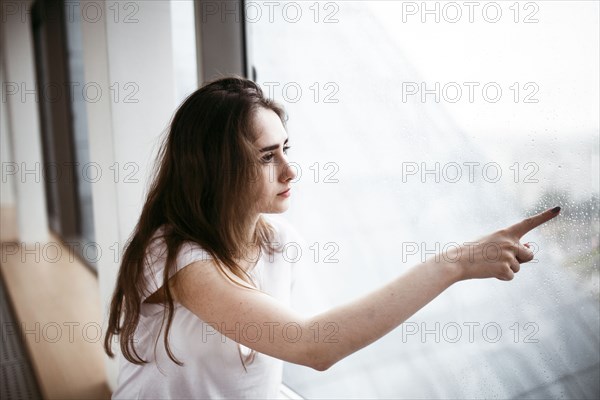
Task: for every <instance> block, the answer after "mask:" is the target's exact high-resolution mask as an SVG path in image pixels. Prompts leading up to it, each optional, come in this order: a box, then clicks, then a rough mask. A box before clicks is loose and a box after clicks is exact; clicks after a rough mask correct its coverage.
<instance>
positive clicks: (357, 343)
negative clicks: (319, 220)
mask: <svg viewBox="0 0 600 400" xmlns="http://www.w3.org/2000/svg"><path fill="white" fill-rule="evenodd" d="M288 148H289V146H288V135H287V132H286V129H285V114H284V111H283V109H282V108H281V107H280V106H278V105H277V104H275V103H274V102H273V101H271V100H269V99H267V98H265V97H264V95H263V92H262V91H261V89H260V87H259V86H258V85H256V84H255V83H254V82H252V81H249V80H246V79H244V78H241V77H237V76H234V77H228V78H223V79H219V80H216V81H213V82H211V83H208V84H206V85H205V86H203V87H202V88H200V89H199V90H197V91H196V92H195V93H193V94H192V95H190V96H189V97H188V98H187V99H186V100H185V101H184V103H183V104H182V105H181V106H180V108H179V109H178V110H177V112H176V113H175V116H174V118H173V120H172V123H171V127H170V131H169V134H168V136H167V137H166V140H165V142H164V143H163V145H162V147H161V151H160V154H159V162H158V163H157V166H158V170H157V172H156V177H155V179H154V182H153V184H152V186H151V188H150V191H149V194H148V198H147V200H146V203H145V205H144V207H143V210H142V214H141V216H140V219H139V222H138V224H137V226H136V228H135V231H134V233H133V235H132V236H131V238H130V240H129V242H128V244H127V246H126V249H125V253H124V255H123V260H122V263H121V268H120V271H119V275H118V278H117V284H116V289H115V292H114V295H113V298H112V303H111V306H110V317H109V324H108V330H107V335H106V337H105V342H104V347H105V350H106V352H107V353H108V354H109V355H110V356H111V357H113V356H114V355H113V353H112V350H111V342H112V339H113V336H115V335H118V337H119V343H120V347H121V352H122V354H123V357H124V358H121V363H120V373H119V381H118V387H117V389H116V391H115V393H114V394H113V397H115V398H134V397H135V398H137V397H148V396H152V397H159V398H275V397H278V391H279V386H280V383H281V377H282V364H283V363H282V360H284V361H288V362H292V363H297V364H302V365H305V366H308V367H311V368H314V369H316V370H319V371H324V370H326V369H328V368H329V367H330V366H331V365H333V364H335V363H336V362H337V361H339V360H341V359H342V358H344V357H346V356H348V355H350V354H352V353H353V352H355V351H357V350H359V349H361V348H363V347H365V346H367V345H369V344H370V343H372V342H374V341H375V340H377V339H379V338H381V337H382V336H384V335H385V334H387V333H388V332H390V331H391V330H392V329H394V328H396V327H397V326H398V325H400V324H401V323H402V322H404V321H405V320H407V319H408V318H409V317H410V316H411V315H413V314H414V313H415V312H416V311H418V310H419V309H421V308H422V307H423V306H424V305H425V304H427V303H428V302H429V301H431V300H432V299H433V298H435V297H436V296H437V295H439V294H440V293H441V292H442V291H444V290H445V289H446V288H448V287H449V286H450V285H452V284H453V283H455V282H458V281H460V280H465V279H472V278H492V277H493V278H497V279H502V280H511V279H513V277H514V274H515V273H516V272H518V271H519V269H520V263H524V262H528V261H531V260H532V259H533V254H532V252H531V251H530V250H529V249H528V248H527V246H526V245H522V244H520V243H519V240H520V238H521V237H522V236H523V235H524V234H525V233H527V232H528V231H530V230H531V229H533V228H535V227H537V226H539V225H540V224H542V223H544V222H546V221H548V220H550V219H552V218H554V217H555V216H556V215H558V212H559V210H560V208H559V207H556V208H554V209H552V210H547V211H545V212H543V213H541V214H538V215H536V216H534V217H531V218H527V219H525V220H523V221H521V222H519V223H517V224H515V225H513V226H511V227H508V228H506V229H502V230H499V231H497V232H494V233H492V234H490V235H487V236H485V237H483V238H481V239H480V240H478V241H475V242H474V243H475V244H469V245H468V246H466V245H465V246H463V247H457V248H454V249H453V250H452V252H451V254H445V255H444V257H433V258H431V259H429V260H427V261H425V262H424V263H421V264H419V265H416V266H415V267H413V268H412V269H410V270H409V271H408V272H407V273H405V274H403V275H402V276H399V277H398V278H396V279H394V280H392V281H391V282H389V283H388V284H386V285H384V286H383V287H381V288H379V289H378V290H375V291H373V292H371V293H369V294H367V295H366V296H363V297H361V298H359V299H357V300H355V301H353V302H351V303H348V304H343V305H341V306H338V307H336V308H333V309H331V310H328V311H326V312H324V313H321V314H318V315H314V316H311V317H303V316H301V315H299V314H297V313H296V312H294V311H293V310H292V309H290V308H289V305H288V304H289V295H290V285H291V279H292V269H293V268H292V265H290V263H288V262H286V261H285V260H284V258H283V257H282V254H281V249H282V246H283V245H284V244H285V243H289V242H290V241H292V240H293V239H294V237H295V236H294V231H293V229H292V228H291V227H290V226H289V225H287V224H286V223H285V221H284V220H283V219H279V218H277V217H276V216H274V215H270V214H278V213H282V212H284V211H286V210H287V208H288V202H289V195H290V190H289V189H290V183H291V181H292V180H293V179H294V178H295V174H294V172H293V171H294V170H293V169H292V168H289V165H288V161H287V149H288ZM492 245H493V246H494V248H495V249H497V250H498V253H497V254H495V256H494V257H493V259H491V258H490V257H487V258H486V254H489V251H487V252H486V251H483V250H485V249H489V246H492ZM159 342H160V343H159Z"/></svg>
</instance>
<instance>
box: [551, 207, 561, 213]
mask: <svg viewBox="0 0 600 400" xmlns="http://www.w3.org/2000/svg"><path fill="white" fill-rule="evenodd" d="M559 211H560V207H554V208H553V209H552V212H553V213H557V212H559Z"/></svg>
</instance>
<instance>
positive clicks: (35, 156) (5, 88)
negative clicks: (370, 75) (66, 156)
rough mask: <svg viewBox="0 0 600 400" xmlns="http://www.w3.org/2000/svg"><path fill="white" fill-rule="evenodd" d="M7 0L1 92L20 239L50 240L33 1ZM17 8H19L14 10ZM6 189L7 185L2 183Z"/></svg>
mask: <svg viewBox="0 0 600 400" xmlns="http://www.w3.org/2000/svg"><path fill="white" fill-rule="evenodd" d="M6 6H7V7H4V8H3V15H2V24H1V27H0V31H1V32H0V33H1V35H0V36H1V38H0V42H1V44H2V46H1V48H2V50H1V51H2V62H3V75H4V76H3V81H2V95H3V96H6V104H4V99H2V102H3V104H2V116H3V118H2V120H3V122H2V131H3V132H8V133H9V134H10V138H9V140H7V142H10V143H12V151H13V153H12V154H11V155H10V156H11V157H12V161H14V162H16V163H17V165H16V167H17V168H18V170H16V174H15V175H14V183H15V195H16V204H17V205H18V206H17V227H18V232H19V241H21V242H24V243H34V242H45V241H47V240H48V217H47V213H46V194H45V188H44V182H43V179H42V165H43V163H42V161H43V159H42V144H41V134H40V122H39V113H38V103H37V99H36V97H35V95H34V94H33V93H34V89H35V87H36V79H35V69H34V65H35V64H34V56H33V41H32V32H31V27H30V16H29V14H26V13H23V12H21V10H25V9H27V8H28V7H30V1H16V2H11V4H10V6H11V7H10V8H8V3H7V4H6ZM15 9H16V10H17V12H10V11H12V10H15ZM27 91H31V92H27ZM4 116H6V117H7V118H4ZM5 124H6V126H5ZM4 140H5V139H3V142H2V147H3V148H4ZM6 149H8V148H6ZM4 152H5V150H3V153H4ZM2 162H3V163H4V164H3V165H2V167H3V168H5V167H7V166H8V164H6V163H7V162H8V161H5V160H4V154H3V158H2ZM2 189H3V191H4V185H3V186H2Z"/></svg>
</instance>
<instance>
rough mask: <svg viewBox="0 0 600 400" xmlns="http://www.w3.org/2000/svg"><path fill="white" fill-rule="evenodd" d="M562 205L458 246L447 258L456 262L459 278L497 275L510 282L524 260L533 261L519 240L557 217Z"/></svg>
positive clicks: (451, 261) (452, 262)
mask: <svg viewBox="0 0 600 400" xmlns="http://www.w3.org/2000/svg"><path fill="white" fill-rule="evenodd" d="M559 212H560V207H555V208H553V209H549V210H546V211H544V212H541V213H539V214H537V215H534V216H533V217H529V218H526V219H524V220H522V221H520V222H518V223H516V224H514V225H512V226H509V227H508V228H505V229H501V230H499V231H496V232H494V233H492V234H490V235H487V236H485V237H483V238H481V239H479V240H477V241H475V242H466V243H464V244H463V246H460V247H457V248H454V249H453V250H452V251H451V252H449V254H446V255H444V256H445V259H446V260H447V261H449V262H450V263H451V264H454V266H455V268H456V270H457V273H458V277H459V279H458V280H465V279H474V278H497V279H500V280H503V281H510V280H511V279H513V278H514V276H515V273H517V272H519V269H520V268H521V266H520V264H521V263H526V262H529V261H531V260H533V252H532V251H531V250H529V248H528V247H527V246H526V245H522V244H521V243H520V242H519V241H520V240H521V238H522V237H523V235H525V234H526V233H527V232H529V231H531V230H532V229H534V228H537V227H538V226H540V225H541V224H543V223H544V222H547V221H549V220H551V219H552V218H554V217H556V216H557V215H558V213H559Z"/></svg>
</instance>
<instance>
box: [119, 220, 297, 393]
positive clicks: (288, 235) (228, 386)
mask: <svg viewBox="0 0 600 400" xmlns="http://www.w3.org/2000/svg"><path fill="white" fill-rule="evenodd" d="M263 216H264V217H265V219H266V220H267V221H269V222H270V223H271V224H272V225H273V226H274V227H275V230H276V231H277V233H278V236H277V239H276V241H277V242H279V243H282V244H285V243H291V242H295V243H302V239H301V237H300V236H298V234H297V232H296V231H295V230H294V229H293V228H292V226H291V225H289V223H287V222H286V221H285V219H283V218H282V217H280V216H277V215H271V214H269V215H265V214H263ZM153 243H154V244H155V245H154V246H152V250H151V251H152V253H153V254H155V255H160V254H161V253H162V251H161V250H164V244H163V242H162V240H156V241H154V242H153ZM161 246H162V247H161ZM290 253H291V252H290ZM153 259H154V262H153V263H152V264H151V265H147V267H148V268H147V269H146V271H145V272H146V277H147V278H149V279H148V282H149V283H150V284H151V287H150V288H149V290H148V293H147V294H146V295H145V296H143V300H145V299H146V297H148V296H149V295H150V294H152V293H154V292H155V291H156V290H158V288H160V287H161V286H162V284H163V278H162V277H163V271H164V264H165V257H164V255H163V256H162V257H160V256H159V257H154V258H153ZM206 259H210V255H209V254H208V253H207V252H206V251H205V250H203V249H202V248H200V247H199V246H198V245H197V244H195V243H188V242H186V243H184V244H183V245H182V247H181V250H180V252H179V253H178V256H177V259H176V270H177V271H179V270H180V269H182V268H184V267H186V266H187V265H189V264H191V263H193V262H194V261H197V260H206ZM293 261H297V259H292V260H290V258H289V257H284V255H282V254H281V253H275V255H274V256H269V255H268V254H263V256H262V257H261V259H260V260H259V261H258V263H257V265H256V266H255V267H254V268H253V270H252V272H251V275H253V276H254V277H255V278H256V280H257V281H258V284H259V289H261V290H262V291H264V292H266V293H268V294H270V295H271V296H273V297H274V298H276V299H278V300H279V301H281V302H283V303H285V304H286V305H290V295H291V288H292V285H293V280H294V267H295V265H296V262H293ZM174 273H175V272H173V274H174ZM143 300H142V301H143ZM174 305H175V313H174V318H173V322H172V325H171V329H170V332H169V344H170V347H171V351H172V353H173V354H174V355H175V358H176V359H178V360H179V361H181V362H183V363H184V366H182V367H180V366H178V365H177V364H175V363H174V362H173V361H172V360H171V359H170V358H169V356H168V354H167V352H166V350H165V347H164V342H163V340H164V327H163V329H162V331H161V333H160V336H159V337H158V345H157V346H156V353H154V343H155V342H156V337H157V334H158V331H159V329H160V325H161V322H162V317H163V307H162V305H160V304H148V303H142V307H141V315H140V323H139V325H138V329H137V330H136V333H135V340H136V345H135V346H136V350H137V351H138V353H139V354H140V356H141V357H142V358H143V359H144V360H146V361H149V363H148V364H144V365H135V364H132V363H130V362H128V361H127V360H126V359H125V358H124V357H123V356H122V355H121V354H119V377H118V383H117V388H116V390H115V392H114V393H113V399H137V398H144V399H147V398H161V399H167V398H169V399H172V398H177V399H183V398H193V399H201V398H237V399H243V398H252V399H267V398H279V396H280V395H279V391H280V385H281V380H282V370H283V361H281V360H279V359H276V358H273V357H270V356H268V355H265V354H262V353H258V352H257V353H256V356H255V358H254V361H253V362H252V363H250V364H247V365H246V369H247V372H246V371H244V368H243V366H242V363H241V360H240V356H239V353H238V344H237V342H235V341H234V340H232V339H230V338H228V337H226V336H224V335H222V334H221V333H219V332H218V331H217V330H216V329H214V327H213V326H211V325H209V324H207V323H205V322H204V321H202V320H201V319H200V318H198V317H197V316H196V315H195V314H193V313H192V312H190V311H189V310H188V309H187V308H185V307H183V306H182V305H181V304H180V303H177V302H175V304H174ZM165 324H166V323H165ZM227 328H228V329H229V328H231V327H227ZM259 328H261V329H262V333H263V334H268V332H269V330H268V329H269V327H268V326H265V327H259ZM237 332H238V334H240V335H247V337H250V338H254V337H256V334H257V326H248V327H240V329H238V330H237ZM249 351H250V349H248V348H246V347H244V346H242V354H243V355H246V354H248V353H249Z"/></svg>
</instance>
